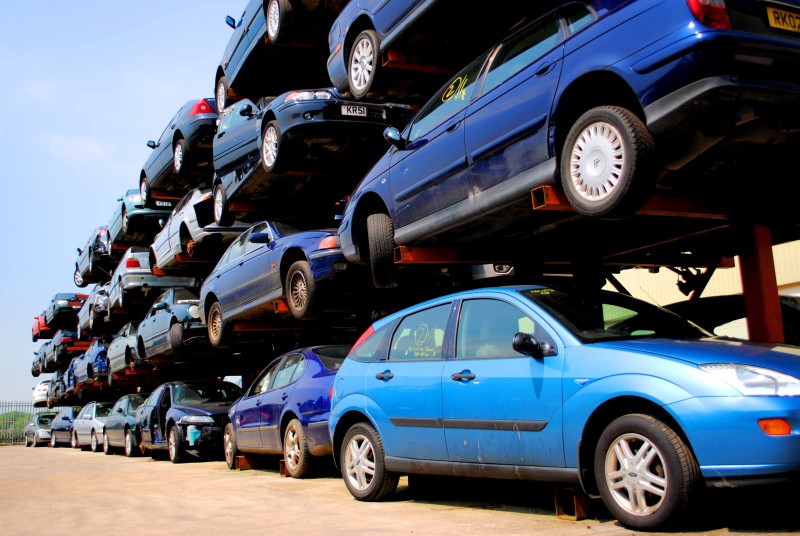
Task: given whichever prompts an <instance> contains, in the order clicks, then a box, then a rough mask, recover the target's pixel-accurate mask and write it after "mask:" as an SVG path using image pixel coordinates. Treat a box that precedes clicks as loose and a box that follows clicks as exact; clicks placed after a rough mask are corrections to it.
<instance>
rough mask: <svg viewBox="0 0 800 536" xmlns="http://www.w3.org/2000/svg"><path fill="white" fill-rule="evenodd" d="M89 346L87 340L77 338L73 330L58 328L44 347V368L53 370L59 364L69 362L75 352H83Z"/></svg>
mask: <svg viewBox="0 0 800 536" xmlns="http://www.w3.org/2000/svg"><path fill="white" fill-rule="evenodd" d="M88 347H89V341H82V340H80V339H78V334H77V333H76V332H74V331H70V330H66V329H60V330H58V331H56V332H55V334H53V338H52V339H51V344H50V345H49V346H48V347H47V348H46V349H45V356H46V368H47V369H48V370H55V369H57V368H58V367H59V365H65V364H68V363H69V360H70V359H71V358H72V357H74V356H76V355H77V354H80V353H83V352H85V351H86V349H87V348H88Z"/></svg>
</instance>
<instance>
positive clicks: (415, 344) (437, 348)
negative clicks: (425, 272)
mask: <svg viewBox="0 0 800 536" xmlns="http://www.w3.org/2000/svg"><path fill="white" fill-rule="evenodd" d="M449 314H450V304H449V303H447V304H444V305H439V306H437V307H432V308H431V309H426V310H424V311H420V312H418V313H414V314H411V315H408V316H407V317H405V318H404V319H403V320H402V322H400V325H399V326H397V330H395V332H394V335H393V336H392V343H391V346H390V349H389V359H390V360H405V359H437V358H440V357H442V343H443V342H444V330H445V327H446V326H447V318H448V316H449Z"/></svg>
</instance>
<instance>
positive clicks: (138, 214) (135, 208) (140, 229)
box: [108, 189, 173, 258]
mask: <svg viewBox="0 0 800 536" xmlns="http://www.w3.org/2000/svg"><path fill="white" fill-rule="evenodd" d="M117 203H118V204H117V208H115V209H114V213H113V214H111V219H110V220H109V222H108V232H109V241H110V244H111V256H112V257H113V258H119V257H121V256H122V254H123V253H125V250H126V249H128V248H129V247H130V246H139V245H141V246H149V245H150V243H151V242H152V240H153V237H154V236H155V235H156V233H158V231H159V230H160V228H161V227H160V226H159V225H158V222H159V220H166V219H167V218H169V215H170V214H171V213H172V206H173V202H172V201H165V200H159V201H158V208H147V207H145V206H144V203H143V202H142V196H141V194H140V193H139V190H137V189H132V190H128V191H127V192H125V195H124V196H123V197H120V198H119V199H117Z"/></svg>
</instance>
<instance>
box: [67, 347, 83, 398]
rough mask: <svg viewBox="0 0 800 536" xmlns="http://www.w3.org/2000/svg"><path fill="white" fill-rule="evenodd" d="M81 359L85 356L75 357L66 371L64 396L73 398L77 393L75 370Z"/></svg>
mask: <svg viewBox="0 0 800 536" xmlns="http://www.w3.org/2000/svg"><path fill="white" fill-rule="evenodd" d="M81 358H83V354H81V355H79V356H75V357H73V358H72V359H71V360H70V362H69V365H67V368H66V370H65V371H64V396H72V395H75V394H76V393H77V383H76V380H75V369H76V368H77V366H78V363H79V362H80V360H81Z"/></svg>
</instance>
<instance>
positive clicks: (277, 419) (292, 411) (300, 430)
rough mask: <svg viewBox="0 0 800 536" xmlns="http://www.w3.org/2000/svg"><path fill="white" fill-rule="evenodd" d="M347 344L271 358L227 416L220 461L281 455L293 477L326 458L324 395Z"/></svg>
mask: <svg viewBox="0 0 800 536" xmlns="http://www.w3.org/2000/svg"><path fill="white" fill-rule="evenodd" d="M349 349H350V347H349V346H315V347H311V348H300V349H297V350H294V351H292V352H289V353H287V354H284V355H282V356H280V357H277V358H275V359H274V360H273V361H272V362H271V363H269V364H268V365H267V367H266V368H265V369H264V371H263V372H262V373H261V375H260V376H259V377H258V378H256V380H255V381H254V382H253V384H252V385H251V386H250V387H249V388H248V389H247V391H245V393H244V395H242V398H240V399H239V400H238V401H237V402H236V403H235V404H234V405H233V406H231V409H230V411H229V412H228V417H229V419H230V422H228V424H227V425H226V426H225V434H224V437H223V444H224V448H225V462H226V463H227V464H228V467H229V468H230V469H236V457H237V456H238V455H239V453H240V452H243V453H248V454H283V457H284V460H285V461H286V472H287V474H288V475H289V476H291V477H293V478H301V477H303V476H305V475H307V474H308V472H309V471H310V470H311V468H312V466H313V457H316V456H329V455H330V454H331V439H330V436H329V435H328V426H327V423H328V419H329V418H330V391H331V389H332V388H333V379H334V376H335V375H336V371H337V370H338V369H339V367H340V366H341V364H342V362H343V361H344V358H345V356H346V355H347V351H348V350H349Z"/></svg>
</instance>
